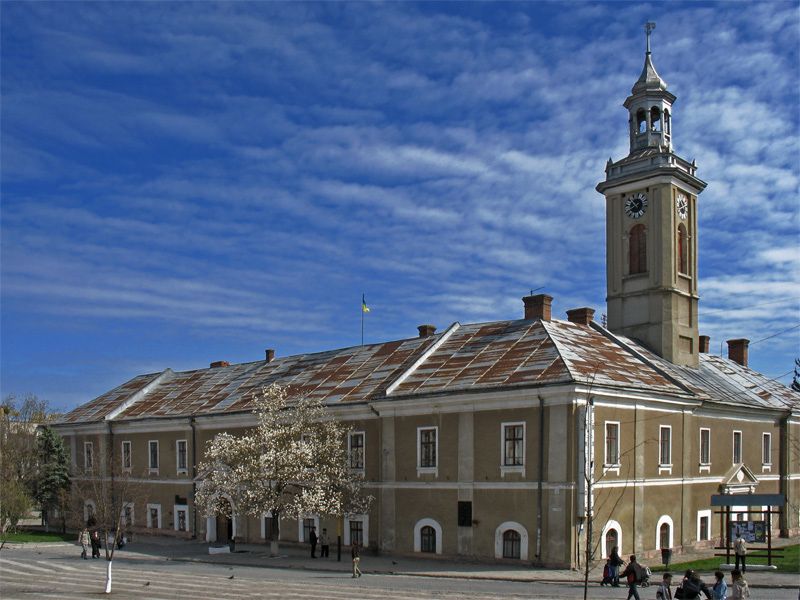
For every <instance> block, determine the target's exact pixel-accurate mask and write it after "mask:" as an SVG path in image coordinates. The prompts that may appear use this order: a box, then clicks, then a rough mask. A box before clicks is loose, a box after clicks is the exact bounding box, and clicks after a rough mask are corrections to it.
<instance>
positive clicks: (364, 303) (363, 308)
mask: <svg viewBox="0 0 800 600" xmlns="http://www.w3.org/2000/svg"><path fill="white" fill-rule="evenodd" d="M361 312H362V313H368V312H369V306H367V301H366V300H365V299H364V294H361Z"/></svg>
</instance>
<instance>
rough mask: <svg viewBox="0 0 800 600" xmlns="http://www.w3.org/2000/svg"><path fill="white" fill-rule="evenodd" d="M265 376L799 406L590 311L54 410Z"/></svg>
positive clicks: (344, 352) (188, 393) (318, 388)
mask: <svg viewBox="0 0 800 600" xmlns="http://www.w3.org/2000/svg"><path fill="white" fill-rule="evenodd" d="M272 383H278V384H281V385H285V386H288V387H289V388H290V392H291V393H292V394H295V395H307V396H310V397H313V398H318V399H320V400H322V401H324V402H326V403H328V404H348V403H357V402H366V401H372V400H378V399H381V400H386V399H389V400H391V399H393V398H401V397H402V398H404V399H407V398H413V397H425V396H429V395H432V394H442V393H463V392H470V391H502V390H503V389H509V388H511V387H521V386H527V387H535V386H543V385H553V384H569V383H583V384H591V385H593V386H596V387H598V388H603V389H612V390H613V389H619V388H624V389H630V390H639V391H643V392H646V393H657V394H662V395H668V396H674V397H681V398H684V399H685V398H686V397H690V398H695V399H697V400H701V401H712V402H721V403H733V404H737V405H748V406H751V407H760V408H772V409H788V408H790V407H794V408H800V394H797V393H795V392H792V391H791V390H790V389H789V388H787V387H785V386H783V385H781V384H780V383H778V382H775V381H769V380H768V379H767V378H766V377H764V376H763V375H761V374H759V373H756V372H755V371H752V370H750V369H748V368H746V367H742V366H740V365H738V364H736V363H733V362H732V361H730V360H728V359H724V358H720V357H716V356H710V355H705V354H704V355H701V360H700V367H699V368H698V369H692V368H690V367H681V366H677V365H673V364H671V363H669V362H668V361H666V360H664V359H661V358H660V357H658V356H656V355H655V354H653V353H652V352H650V351H648V350H646V349H645V348H643V347H642V346H640V345H638V344H637V343H636V342H635V341H633V340H630V339H627V338H624V337H622V336H616V335H614V334H612V333H610V332H608V331H607V330H605V329H604V328H602V327H600V326H599V325H597V324H595V323H592V324H591V325H583V324H578V323H572V322H568V321H559V320H552V321H544V322H543V321H541V320H515V321H496V322H491V323H477V324H468V325H460V324H458V323H454V324H453V325H452V326H451V327H450V328H448V329H447V330H446V331H444V332H441V333H438V334H435V335H432V336H429V337H424V338H411V339H405V340H396V341H391V342H385V343H380V344H369V345H365V346H355V347H351V348H342V349H338V350H330V351H326V352H319V353H315V354H300V355H296V356H288V357H285V358H277V359H274V360H273V361H271V362H266V361H258V362H251V363H243V364H236V365H230V366H220V367H213V368H207V369H198V370H195V371H186V372H177V373H173V372H172V371H171V370H169V369H168V370H166V371H164V372H162V373H150V374H147V375H139V376H138V377H134V378H133V379H131V380H130V381H128V382H126V383H124V384H122V385H120V386H119V387H116V388H114V389H113V390H110V391H109V392H106V393H105V394H103V395H101V396H99V397H98V398H96V399H94V400H92V401H90V402H87V403H86V404H84V405H82V406H80V407H78V408H76V409H75V410H73V411H72V412H70V413H68V414H67V415H65V416H64V418H63V420H62V422H63V423H85V422H93V421H102V420H105V419H113V420H126V419H137V418H158V417H183V416H189V415H207V414H220V413H233V412H241V411H247V410H250V409H251V408H252V394H253V393H254V392H257V391H258V390H260V389H261V388H262V387H264V386H268V385H270V384H272Z"/></svg>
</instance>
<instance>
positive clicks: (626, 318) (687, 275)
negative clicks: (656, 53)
mask: <svg viewBox="0 0 800 600" xmlns="http://www.w3.org/2000/svg"><path fill="white" fill-rule="evenodd" d="M674 101H675V96H674V95H672V94H671V93H670V92H668V91H667V86H666V83H664V81H663V80H662V79H661V78H660V77H659V76H658V74H657V72H656V70H655V67H654V66H653V62H652V58H651V55H650V52H649V42H648V52H647V54H646V57H645V65H644V68H643V71H642V75H641V76H640V78H639V80H638V81H637V82H636V84H635V85H634V87H633V89H632V92H631V95H630V96H629V97H628V99H627V100H626V101H625V107H626V108H627V109H628V111H629V114H630V130H629V138H630V153H629V155H628V156H627V157H625V158H623V159H621V160H619V161H617V162H613V161H611V160H609V163H608V165H607V168H606V179H605V180H604V181H603V182H602V183H600V184H599V185H598V188H597V189H598V191H600V192H601V193H603V194H604V195H605V196H606V200H607V212H606V219H607V228H608V236H607V237H608V241H607V263H608V267H607V270H608V299H607V300H608V327H604V326H601V325H600V324H598V323H596V322H595V321H594V318H593V315H594V311H593V310H592V309H590V308H576V309H574V310H571V311H568V312H567V319H555V318H553V315H552V314H551V302H552V298H551V297H549V296H547V295H536V296H534V295H531V296H527V297H525V298H523V301H524V304H523V307H521V315H520V316H521V317H522V318H520V319H518V320H506V321H496V322H490V323H478V324H460V323H457V322H456V323H453V324H452V325H450V326H449V327H448V328H447V329H445V330H444V331H441V332H436V330H435V328H434V327H433V326H430V325H422V326H420V327H419V335H418V336H414V337H410V338H408V339H403V340H396V341H390V342H385V343H380V344H370V345H365V346H359V347H354V348H343V349H337V350H331V351H328V352H321V353H316V354H307V355H298V356H289V357H285V358H275V355H274V352H273V351H271V350H268V351H267V353H266V356H265V359H264V360H260V361H256V362H252V363H244V364H236V365H230V364H228V363H227V362H224V361H219V362H216V363H212V364H211V365H210V367H209V368H207V369H199V370H196V371H189V372H173V371H172V370H170V369H166V370H164V371H163V372H160V373H151V374H146V375H140V376H138V377H135V378H133V379H132V380H130V381H128V382H127V383H124V384H122V385H120V386H119V387H117V388H115V389H113V390H111V391H109V392H107V393H105V394H103V395H102V396H100V397H98V398H96V399H94V400H92V401H90V402H88V403H86V404H84V405H82V406H80V407H79V408H77V409H75V410H74V411H72V412H71V413H69V414H68V415H66V416H65V418H64V420H63V421H62V422H61V423H59V424H57V425H56V428H57V430H58V431H59V432H60V433H61V435H63V436H64V438H65V440H66V441H67V444H68V447H69V448H70V449H71V453H72V461H73V465H74V466H75V468H76V469H78V470H80V469H81V468H84V467H94V465H95V464H96V465H97V469H98V470H99V471H101V472H102V470H103V469H107V468H108V467H107V463H106V461H105V460H103V461H99V460H98V459H97V457H99V456H103V457H110V464H111V465H114V470H115V471H116V470H117V469H118V470H119V471H120V472H122V473H126V474H128V476H129V477H130V478H132V479H135V480H136V481H139V482H140V483H141V484H143V486H144V487H145V489H146V492H147V493H146V499H145V500H139V501H138V502H136V501H133V502H131V503H130V504H129V505H128V506H126V508H125V511H126V518H127V519H128V522H129V526H130V527H132V528H133V529H135V530H139V531H145V532H150V533H154V534H159V535H178V536H185V537H187V538H194V539H198V540H205V541H209V542H221V541H224V540H226V539H228V538H230V537H232V536H235V537H236V538H237V539H241V540H246V541H250V542H258V541H264V540H266V537H267V535H268V533H267V532H269V531H271V527H270V515H263V517H262V518H261V519H253V518H250V517H246V516H243V514H244V511H243V507H235V506H234V507H232V510H233V518H231V519H227V518H223V517H219V516H215V515H211V516H208V515H204V514H201V513H200V512H199V511H197V510H196V508H195V506H194V503H193V498H194V491H195V489H196V485H197V483H198V481H199V480H201V479H202V476H203V474H202V473H199V472H198V471H197V467H196V465H197V464H199V463H200V462H202V460H203V453H204V449H205V447H206V444H207V443H208V442H209V440H211V439H212V438H213V437H214V436H215V435H217V434H218V433H220V432H230V433H235V432H238V431H243V430H246V429H247V428H248V427H252V426H254V424H255V419H254V417H253V415H252V412H251V411H252V394H253V393H254V392H257V391H258V390H260V389H261V388H262V387H263V386H267V385H269V384H271V383H279V384H282V385H286V386H289V388H290V389H291V391H292V393H294V394H297V395H308V396H313V397H317V398H320V399H322V400H323V401H324V402H325V403H326V405H327V406H328V409H329V410H330V412H331V414H332V415H334V416H335V418H337V419H340V420H342V421H345V422H347V423H348V425H350V427H351V432H350V434H349V435H348V438H347V439H346V440H342V443H343V444H347V447H348V449H349V450H350V460H351V465H350V466H351V468H353V469H354V470H357V471H359V472H360V473H362V474H363V477H364V481H365V486H366V490H367V492H368V493H369V494H371V495H372V496H373V497H374V499H375V500H374V502H373V503H372V506H371V508H370V511H369V513H368V514H364V515H342V516H341V517H342V534H343V542H344V544H346V545H349V544H350V543H351V542H352V541H354V540H356V539H357V540H359V541H360V542H361V543H363V544H364V545H366V546H369V547H371V548H373V549H375V550H377V551H383V552H393V553H423V554H427V555H431V556H435V555H446V556H465V557H479V558H484V559H490V560H494V559H498V560H518V561H526V562H531V563H534V564H539V565H544V566H552V567H572V566H576V565H578V564H579V563H580V561H581V560H583V558H582V557H583V544H584V543H585V539H586V536H587V535H590V532H591V535H592V539H593V541H594V543H595V544H596V546H597V552H596V556H597V557H604V556H606V555H607V554H608V553H609V552H610V550H611V547H612V546H619V548H620V550H621V552H623V553H631V552H635V553H636V554H641V555H644V556H651V555H655V554H656V553H658V551H659V550H660V549H662V548H665V547H669V548H672V549H673V550H674V551H676V552H680V551H681V550H685V549H690V548H692V549H694V548H710V547H712V546H713V545H715V544H718V543H719V541H720V539H721V537H722V536H723V531H722V529H723V526H722V524H721V519H720V517H719V516H718V515H715V514H714V511H713V510H712V508H711V496H712V495H713V494H719V493H729V494H736V493H746V492H750V491H757V492H759V493H782V494H784V495H785V497H786V499H787V503H786V506H785V507H783V508H782V512H781V514H780V518H779V519H777V520H776V521H775V522H774V523H773V526H774V528H775V529H776V531H777V532H779V533H780V534H782V535H787V536H788V535H797V534H798V533H800V524H799V523H798V520H799V519H800V504H799V502H800V395H798V394H797V393H795V392H792V391H791V390H789V389H788V388H786V387H785V386H783V385H781V384H780V383H777V382H774V381H770V380H769V379H768V378H767V377H764V376H763V375H761V374H759V373H756V372H754V371H752V370H751V369H749V368H748V367H747V340H731V341H729V357H728V358H722V357H717V356H712V355H709V354H708V346H709V340H708V338H706V337H704V336H700V335H699V331H698V323H697V304H698V294H697V210H698V197H699V194H700V193H701V192H702V190H703V188H704V187H705V183H704V182H703V181H701V180H700V179H698V178H697V175H696V170H697V167H696V165H695V163H694V162H689V161H687V160H685V159H683V158H681V157H679V156H678V155H676V154H675V153H674V151H673V144H672V140H673V131H672V105H673V103H674ZM107 475H110V474H108V473H107ZM92 503H93V499H92V498H88V497H87V498H85V499H84V514H83V515H82V517H83V518H84V519H86V518H88V516H89V514H90V513H91V511H92ZM741 508H742V510H743V511H745V510H746V511H748V512H749V513H750V514H749V515H747V516H748V517H749V518H750V519H759V518H761V517H760V515H761V511H762V510H763V507H760V506H759V507H746V506H742V507H741ZM589 516H591V518H589ZM744 516H745V515H742V517H744ZM312 524H313V525H315V526H316V527H317V530H318V531H319V530H320V529H321V528H323V527H325V528H327V529H328V531H329V532H330V533H331V534H332V535H335V532H336V531H337V529H338V524H339V519H338V518H337V517H336V516H325V515H305V516H304V517H303V518H301V519H297V520H293V519H283V518H282V519H281V539H283V540H286V541H290V542H292V541H294V542H303V541H304V540H305V539H306V538H307V535H308V532H309V528H310V526H311V525H312Z"/></svg>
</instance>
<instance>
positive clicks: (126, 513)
mask: <svg viewBox="0 0 800 600" xmlns="http://www.w3.org/2000/svg"><path fill="white" fill-rule="evenodd" d="M122 524H123V525H124V526H125V527H133V504H131V503H130V502H126V503H125V506H123V507H122Z"/></svg>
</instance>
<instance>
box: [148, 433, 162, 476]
mask: <svg viewBox="0 0 800 600" xmlns="http://www.w3.org/2000/svg"><path fill="white" fill-rule="evenodd" d="M152 444H155V445H156V466H155V467H154V466H153V463H152V462H150V458H151V457H152V453H151V451H150V446H151V445H152ZM160 464H161V450H160V448H159V444H158V440H147V472H148V473H150V474H151V475H158V467H159V465H160Z"/></svg>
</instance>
